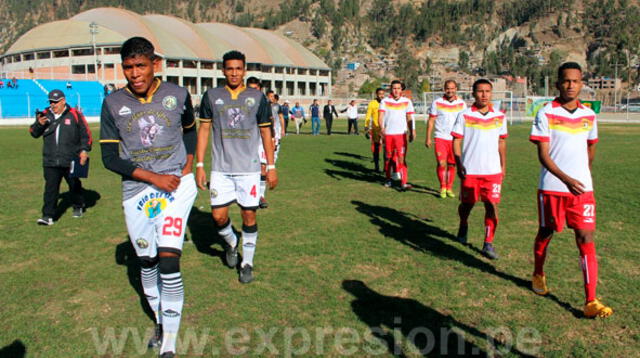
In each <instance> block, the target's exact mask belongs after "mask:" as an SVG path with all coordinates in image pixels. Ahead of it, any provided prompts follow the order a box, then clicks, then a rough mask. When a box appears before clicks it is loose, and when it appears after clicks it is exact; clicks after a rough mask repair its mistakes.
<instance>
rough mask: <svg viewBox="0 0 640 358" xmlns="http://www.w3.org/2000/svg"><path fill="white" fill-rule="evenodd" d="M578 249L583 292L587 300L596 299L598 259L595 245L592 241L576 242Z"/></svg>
mask: <svg viewBox="0 0 640 358" xmlns="http://www.w3.org/2000/svg"><path fill="white" fill-rule="evenodd" d="M578 250H580V267H581V268H582V277H583V279H584V294H585V296H586V299H587V302H591V301H593V300H595V299H596V286H597V285H598V260H597V259H596V245H595V243H593V242H588V243H584V244H578Z"/></svg>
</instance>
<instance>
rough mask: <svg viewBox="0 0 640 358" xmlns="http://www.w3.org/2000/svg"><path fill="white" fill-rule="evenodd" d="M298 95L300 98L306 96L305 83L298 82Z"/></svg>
mask: <svg viewBox="0 0 640 358" xmlns="http://www.w3.org/2000/svg"><path fill="white" fill-rule="evenodd" d="M298 94H299V95H300V96H306V95H307V86H306V83H305V82H298Z"/></svg>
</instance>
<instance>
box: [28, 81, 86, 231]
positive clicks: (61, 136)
mask: <svg viewBox="0 0 640 358" xmlns="http://www.w3.org/2000/svg"><path fill="white" fill-rule="evenodd" d="M49 104H50V107H49V108H48V109H46V110H45V111H44V112H38V113H36V121H35V122H34V123H33V124H32V125H31V127H30V128H29V133H31V136H32V137H33V138H39V137H42V138H43V140H44V144H43V147H42V164H43V167H44V180H45V189H44V206H43V207H42V217H41V218H40V219H38V221H37V223H38V224H39V225H53V218H54V216H55V214H56V206H57V203H58V194H59V192H60V182H61V181H62V178H64V179H65V180H66V181H67V184H69V191H70V192H71V201H72V202H73V217H74V218H80V217H82V212H83V209H84V198H83V197H82V184H81V183H80V179H78V178H72V177H71V175H70V173H69V168H70V167H71V162H72V161H74V160H75V159H76V158H78V157H79V158H80V165H85V164H86V163H87V160H88V158H89V151H90V150H91V141H92V140H91V131H90V130H89V125H88V124H87V121H86V120H85V118H84V116H83V115H82V113H80V112H78V111H76V110H75V109H74V108H71V107H69V105H68V104H67V103H66V99H65V97H64V93H63V92H62V91H60V90H57V89H56V90H53V91H51V92H49Z"/></svg>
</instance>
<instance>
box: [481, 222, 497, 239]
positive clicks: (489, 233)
mask: <svg viewBox="0 0 640 358" xmlns="http://www.w3.org/2000/svg"><path fill="white" fill-rule="evenodd" d="M497 227H498V218H489V217H486V216H485V218H484V242H486V243H492V242H493V237H494V235H495V234H496V228H497Z"/></svg>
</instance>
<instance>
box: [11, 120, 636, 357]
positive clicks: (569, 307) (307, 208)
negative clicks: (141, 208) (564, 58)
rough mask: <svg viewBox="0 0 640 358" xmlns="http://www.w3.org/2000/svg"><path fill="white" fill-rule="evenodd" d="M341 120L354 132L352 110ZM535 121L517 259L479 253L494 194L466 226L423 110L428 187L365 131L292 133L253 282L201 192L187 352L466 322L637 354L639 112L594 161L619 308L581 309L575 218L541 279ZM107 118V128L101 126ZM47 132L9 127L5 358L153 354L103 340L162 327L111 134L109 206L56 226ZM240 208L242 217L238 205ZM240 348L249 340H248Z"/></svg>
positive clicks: (382, 347) (610, 129) (506, 239)
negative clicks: (234, 263) (385, 165)
mask: <svg viewBox="0 0 640 358" xmlns="http://www.w3.org/2000/svg"><path fill="white" fill-rule="evenodd" d="M338 130H339V131H344V123H342V121H341V122H339V123H338ZM308 131H309V127H305V132H308ZM528 131H529V125H528V124H521V125H514V126H512V127H511V128H510V133H511V136H510V137H509V139H508V149H507V150H508V155H507V160H508V173H507V177H506V179H505V181H504V185H503V201H502V203H501V204H500V224H499V227H498V231H497V236H496V247H497V250H498V253H499V254H500V255H501V258H500V260H498V261H495V262H491V261H488V260H486V259H484V258H483V257H481V255H480V254H479V252H478V250H479V248H480V247H481V243H482V238H481V236H482V231H483V228H482V216H483V210H482V207H481V206H478V207H476V209H474V212H473V213H472V217H471V219H470V223H471V228H470V235H469V242H470V244H471V246H469V247H466V246H462V245H460V244H458V243H456V242H455V241H454V240H453V235H455V232H456V229H457V212H456V208H457V203H458V202H457V200H453V199H445V200H441V199H438V198H436V197H435V196H434V191H433V189H436V188H437V187H438V185H437V179H436V174H435V160H434V156H433V152H432V150H426V149H425V148H424V146H423V144H422V143H423V142H424V126H420V127H419V133H420V135H419V137H418V139H417V140H416V142H414V143H413V144H411V145H410V148H409V157H408V163H409V165H410V168H409V178H410V182H412V183H414V184H415V185H416V190H415V191H412V192H407V193H400V192H397V191H395V190H392V189H386V188H384V187H383V186H382V185H381V179H382V177H381V176H380V175H376V174H373V173H372V172H371V171H370V170H369V168H371V167H372V165H371V163H370V156H371V153H370V152H369V145H368V143H367V141H365V139H363V138H362V137H355V136H345V135H340V134H337V135H333V136H331V137H327V136H324V135H323V136H320V137H312V136H309V135H300V136H296V135H291V136H288V137H286V138H285V139H284V141H283V145H282V151H281V153H280V160H279V162H278V173H279V179H280V185H279V187H278V188H277V189H276V190H275V191H272V192H269V193H268V199H269V203H270V207H269V209H267V210H263V211H260V212H259V215H258V222H259V228H260V231H259V232H260V238H259V240H258V247H257V251H256V259H255V262H256V267H255V276H256V281H255V282H254V283H252V284H250V285H241V284H240V283H239V282H238V280H237V274H236V272H235V271H234V270H231V269H228V268H226V267H225V266H224V265H223V262H222V259H221V256H220V255H221V254H222V249H221V246H220V239H218V238H217V237H216V236H215V229H214V227H213V223H212V220H211V219H210V214H209V209H208V195H207V193H205V192H200V195H199V197H198V198H197V201H196V205H195V206H194V208H193V210H192V213H191V218H190V221H189V233H188V236H189V239H190V242H188V243H185V246H184V254H183V259H182V262H181V266H182V271H183V276H184V281H185V291H186V302H185V307H184V312H183V313H184V315H183V320H182V326H181V333H182V334H183V336H190V337H191V338H194V339H195V338H197V339H202V340H201V341H200V343H202V344H203V345H202V346H198V345H197V344H191V345H189V347H187V345H186V344H183V345H182V346H181V347H182V349H188V350H187V351H186V352H184V351H182V354H181V356H207V357H210V356H222V357H226V356H230V355H232V354H234V353H236V354H239V355H242V356H255V357H263V356H274V357H280V356H286V355H295V354H297V353H299V355H301V356H322V357H341V356H344V355H348V354H352V356H357V357H363V356H373V355H376V354H379V355H380V356H391V355H392V354H393V353H394V352H395V353H397V354H401V355H405V356H418V355H420V354H419V353H418V352H416V351H415V349H412V345H411V344H410V343H407V342H408V340H409V339H408V338H410V337H415V338H416V339H415V341H416V344H417V345H418V346H419V347H420V348H423V347H425V344H426V343H428V342H427V341H429V343H434V344H435V347H434V349H433V351H431V352H429V354H427V355H428V356H434V355H437V354H438V353H441V354H443V353H445V351H444V350H445V349H449V353H451V352H455V350H454V349H456V348H457V347H456V346H455V339H454V338H455V337H454V336H451V337H450V338H451V339H450V341H449V343H448V344H447V343H445V344H444V345H442V344H441V343H440V342H441V339H444V340H445V342H446V338H447V335H446V332H447V331H443V329H445V330H446V329H449V328H453V330H454V331H455V332H459V333H461V334H463V337H464V340H463V341H462V348H463V349H465V352H466V354H467V355H469V354H471V353H473V352H476V351H477V352H480V353H482V354H487V355H492V354H494V353H496V351H495V350H494V349H493V348H492V345H490V344H489V342H495V346H496V347H497V349H499V351H498V352H497V353H498V354H502V355H503V356H522V355H525V354H530V355H533V356H545V357H567V356H576V357H610V356H617V357H628V356H634V355H637V348H638V347H639V346H640V331H639V329H638V327H639V326H640V314H639V310H638V306H637V298H638V297H640V288H639V287H640V279H639V277H640V269H639V267H640V266H638V262H640V257H639V256H640V255H639V252H640V250H639V249H640V242H639V240H638V239H637V233H638V228H639V226H638V224H637V217H638V212H640V186H638V184H637V183H638V180H637V178H638V177H640V156H638V151H639V150H640V145H639V144H638V137H639V136H640V127H638V126H622V125H617V126H613V125H606V124H602V125H601V128H600V139H601V140H600V143H599V144H598V152H597V155H596V161H595V163H594V168H593V169H594V181H595V187H596V198H597V201H598V207H597V210H598V212H597V215H598V219H597V220H598V231H597V234H596V243H597V250H598V257H599V264H600V270H599V271H600V284H599V286H598V295H599V296H600V297H602V298H603V301H604V302H605V303H607V304H610V305H611V306H613V308H614V310H615V313H614V315H613V316H612V317H611V318H609V319H607V320H588V319H584V318H581V317H580V310H581V308H582V303H583V299H584V298H583V289H582V275H581V272H580V269H579V266H578V253H577V249H576V248H575V244H574V240H573V237H572V236H573V235H572V233H571V232H570V231H565V232H563V233H561V234H558V235H556V237H555V238H554V241H553V242H552V244H551V245H550V248H549V255H548V264H547V266H546V272H547V276H548V280H549V285H550V289H551V290H552V293H553V295H552V296H550V297H548V298H544V297H538V296H536V295H534V294H533V293H532V292H531V291H530V290H529V288H528V286H529V278H530V274H531V272H532V269H533V257H532V244H533V238H534V235H535V232H536V226H537V214H536V207H535V193H536V186H537V181H538V170H539V166H538V163H537V159H536V155H535V150H534V146H533V145H532V144H530V143H529V142H528V141H527V137H528ZM93 132H94V136H97V133H98V128H97V127H95V126H94V127H93ZM40 148H41V142H40V140H33V139H31V137H30V136H29V135H28V133H27V131H26V128H23V127H19V128H17V127H13V128H0V152H1V153H2V169H3V172H4V173H5V179H4V185H3V187H2V189H1V191H0V197H1V199H2V200H0V207H1V209H2V210H1V211H0V230H1V232H2V235H1V236H0V238H1V239H0V259H1V264H0V282H2V284H0V297H1V301H0V322H2V328H1V329H0V357H15V356H18V357H20V356H22V355H21V352H22V351H23V350H25V351H26V356H27V357H54V356H55V357H94V356H105V357H131V356H136V357H137V356H143V357H153V356H154V354H155V353H154V352H152V351H149V352H144V349H142V348H139V347H138V345H137V344H136V342H135V341H136V339H135V338H136V337H138V336H136V335H133V336H129V338H128V339H127V340H126V341H125V340H122V342H123V344H124V346H123V347H122V349H121V350H120V349H115V350H114V348H113V347H112V346H105V347H102V348H105V350H100V349H98V348H100V347H99V346H100V344H101V342H102V339H101V337H103V336H104V335H105V332H106V333H109V332H112V333H114V334H115V336H116V337H121V336H122V334H123V332H125V331H123V330H124V329H126V328H127V327H129V328H130V329H131V331H130V332H134V333H136V334H139V335H141V336H140V337H138V338H139V339H143V340H145V341H146V338H147V336H145V335H144V334H145V330H146V329H147V328H149V327H150V326H151V321H150V319H149V318H148V316H147V315H146V314H145V311H144V310H143V308H142V306H141V304H140V298H139V295H138V293H137V291H136V289H137V288H138V287H139V279H138V267H137V261H136V259H135V255H134V253H133V250H132V248H131V246H130V244H129V242H128V239H127V233H126V229H125V225H124V221H123V214H122V210H121V200H120V182H119V179H118V177H117V176H116V175H114V174H112V173H110V172H107V171H106V170H105V169H104V168H103V167H102V164H101V161H100V159H99V158H100V148H99V146H98V145H96V146H95V147H94V151H93V152H92V158H93V159H92V160H93V161H92V168H91V170H92V171H91V177H90V178H89V179H88V180H86V181H84V186H85V188H86V189H87V190H88V195H89V197H90V199H91V201H94V202H95V205H94V206H93V207H91V208H90V209H89V210H88V211H87V213H86V215H85V217H84V218H82V219H80V220H76V219H72V218H71V210H70V209H69V210H66V212H65V213H64V214H63V215H62V217H61V218H60V220H59V221H58V222H56V224H55V225H54V226H52V227H39V226H37V225H35V220H36V219H37V218H38V217H39V214H40V207H41V205H42V189H43V185H44V180H43V178H42V169H41V155H40V150H41V149H40ZM457 186H458V181H456V187H457ZM65 190H66V184H63V191H65ZM232 214H233V215H232V218H233V220H234V222H235V224H236V225H235V226H236V227H237V228H239V223H240V219H239V215H238V214H239V213H238V209H236V207H233V208H232ZM242 330H245V332H246V333H247V335H248V336H247V337H244V338H247V339H246V340H244V341H243V335H242ZM427 332H430V333H427ZM443 332H444V333H443ZM527 332H529V333H531V332H534V333H537V337H538V338H539V340H537V341H536V340H535V339H534V340H532V339H531V335H527V334H528V333H527ZM305 334H308V335H309V336H308V337H307V336H305ZM429 334H431V335H429ZM94 335H95V336H96V337H97V338H98V341H97V343H98V345H96V341H95V340H94V338H95V337H94ZM323 336H324V338H323ZM394 336H395V337H396V338H395V342H396V345H394V344H393V341H394V339H393V338H392V337H394ZM265 337H268V338H265ZM425 337H427V338H425ZM534 338H535V337H534ZM230 339H235V341H231V340H230ZM434 340H435V341H434ZM531 341H533V342H534V343H531ZM269 342H272V344H273V345H270V344H269ZM143 343H144V342H143ZM229 343H233V344H232V345H231V347H229ZM263 343H264V344H263ZM307 343H309V345H308V346H307V345H306V344H307ZM527 343H529V344H527ZM265 345H266V346H267V347H266V348H265V347H264V346H265ZM1 347H5V348H1ZM242 347H245V348H246V349H247V350H246V352H243V351H242V349H240V350H233V349H239V348H242ZM116 348H117V347H116ZM228 348H232V350H231V351H229V349H228Z"/></svg>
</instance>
